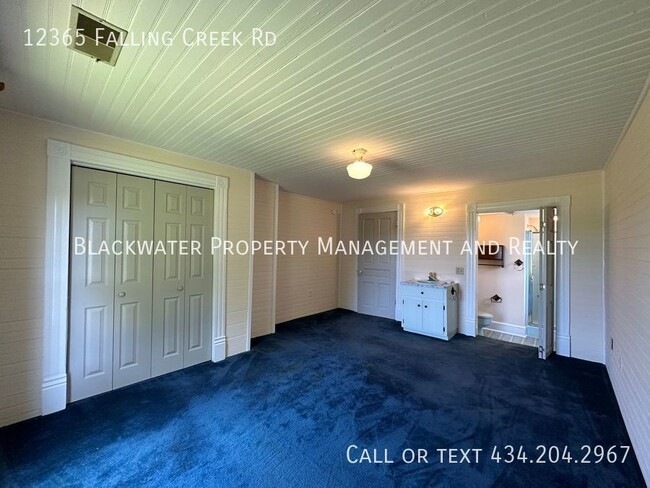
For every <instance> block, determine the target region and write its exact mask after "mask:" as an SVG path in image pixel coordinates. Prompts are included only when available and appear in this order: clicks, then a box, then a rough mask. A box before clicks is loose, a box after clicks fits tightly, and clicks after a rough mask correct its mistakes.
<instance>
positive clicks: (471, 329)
mask: <svg viewBox="0 0 650 488" xmlns="http://www.w3.org/2000/svg"><path fill="white" fill-rule="evenodd" d="M458 333H459V334H463V335H466V336H470V337H476V322H475V321H474V320H471V319H468V320H465V321H464V322H462V323H461V324H460V327H459V328H458Z"/></svg>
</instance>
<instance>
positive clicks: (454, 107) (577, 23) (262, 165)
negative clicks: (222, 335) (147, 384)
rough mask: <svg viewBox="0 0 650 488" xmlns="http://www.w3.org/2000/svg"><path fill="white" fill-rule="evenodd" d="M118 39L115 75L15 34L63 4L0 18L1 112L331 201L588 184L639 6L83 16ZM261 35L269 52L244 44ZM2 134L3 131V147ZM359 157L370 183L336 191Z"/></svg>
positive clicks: (409, 6) (628, 90)
mask: <svg viewBox="0 0 650 488" xmlns="http://www.w3.org/2000/svg"><path fill="white" fill-rule="evenodd" d="M74 3H75V4H77V5H79V6H81V7H82V8H83V9H85V10H88V11H90V12H92V13H94V14H96V15H98V16H100V17H102V18H104V19H106V20H108V21H109V22H111V23H113V24H116V25H118V26H120V27H124V28H126V29H127V30H128V31H129V32H130V33H131V34H130V36H132V37H133V36H134V35H135V36H140V33H142V32H145V33H146V32H164V31H171V32H173V33H176V34H178V35H180V33H182V32H183V30H184V29H186V28H187V27H192V28H194V29H195V30H198V31H242V32H243V35H242V41H244V45H243V46H241V47H236V48H234V47H212V48H209V47H204V48H203V47H187V46H185V45H184V44H183V42H182V40H181V39H180V38H176V39H175V41H174V43H173V45H172V46H171V47H165V46H162V45H161V46H144V47H138V46H128V45H127V46H125V47H124V49H123V50H122V53H121V56H120V59H119V60H118V62H117V66H115V67H110V66H107V65H104V64H102V63H95V62H94V61H93V60H92V59H90V58H88V57H86V56H83V55H81V54H78V53H75V52H73V51H71V50H70V49H67V48H65V47H62V46H56V47H54V46H51V47H31V48H28V47H25V46H24V45H23V44H24V40H25V34H24V33H23V31H24V29H27V28H31V29H37V28H39V27H47V28H58V29H59V30H64V29H66V28H67V27H68V23H69V17H70V5H71V2H70V1H62V0H49V1H45V0H2V1H1V2H0V56H1V58H0V61H1V64H0V66H1V70H2V71H1V73H0V81H5V82H6V84H7V87H6V89H5V91H4V92H2V93H0V107H4V108H7V109H10V110H14V111H18V112H23V113H26V114H31V115H35V116H38V117H43V118H47V119H51V120H56V121H59V122H63V123H66V124H70V125H73V126H78V127H83V128H88V129H91V130H94V131H98V132H102V133H106V134H111V135H115V136H119V137H124V138H127V139H133V140H136V141H139V142H142V143H146V144H150V145H153V146H158V147H163V148H166V149H170V150H172V151H176V152H180V153H185V154H189V155H192V156H198V157H202V158H206V159H210V160H213V161H216V162H219V163H224V164H229V165H232V166H238V167H241V168H246V169H249V170H252V171H254V172H256V173H257V174H259V175H260V176H261V177H263V178H265V179H267V180H270V181H274V182H277V183H279V184H280V185H281V186H282V188H283V189H286V190H288V191H292V192H296V193H302V194H305V195H310V196H314V197H320V198H325V199H330V200H337V201H349V200H354V199H361V198H369V197H374V196H380V195H382V196H383V195H389V194H404V193H407V192H421V191H436V190H445V189H454V188H462V187H467V186H470V185H477V184H481V183H489V182H499V181H507V180H519V179H524V178H533V177H543V176H552V175H559V174H565V173H574V172H580V171H588V170H597V169H601V168H602V167H603V165H604V164H605V162H606V161H607V159H608V157H609V156H610V154H611V152H612V150H613V149H614V147H615V145H616V142H617V139H618V138H619V136H620V134H621V132H622V130H623V128H624V126H625V123H626V120H627V119H628V117H629V116H630V114H631V112H632V110H633V107H634V105H635V103H636V101H637V99H638V97H639V95H640V93H641V91H642V89H643V86H644V82H645V80H646V78H647V77H648V73H649V71H650V2H649V1H648V0H635V1H622V0H603V1H594V0H589V1H587V0H565V1H561V0H545V1H530V0H494V1H485V0H477V1H464V0H448V1H442V0H440V1H426V0H413V1H399V2H398V1H394V0H383V1H380V0H348V1H342V0H329V1H316V0H314V1H306V0H222V1H215V0H139V1H136V0H83V1H79V0H77V1H75V2H74ZM255 27H258V28H262V29H265V30H268V31H272V32H274V33H275V34H276V35H277V42H276V45H275V46H272V47H256V46H252V45H251V44H250V42H246V41H247V39H248V37H249V36H250V32H251V30H252V29H253V28H255ZM0 130H1V129H0ZM357 147H364V148H366V149H368V154H367V157H366V159H367V160H368V161H369V162H371V163H373V165H374V171H373V173H372V175H371V177H370V178H368V179H367V180H363V181H356V180H352V179H350V178H348V176H347V174H346V170H345V167H346V165H347V164H348V163H349V162H350V161H351V151H352V150H353V149H355V148H357Z"/></svg>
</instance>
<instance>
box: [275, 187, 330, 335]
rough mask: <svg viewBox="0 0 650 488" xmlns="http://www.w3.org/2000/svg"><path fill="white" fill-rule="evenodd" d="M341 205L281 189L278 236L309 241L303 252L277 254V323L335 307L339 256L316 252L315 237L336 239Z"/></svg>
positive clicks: (285, 238) (316, 239) (281, 239)
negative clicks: (290, 254) (285, 254)
mask: <svg viewBox="0 0 650 488" xmlns="http://www.w3.org/2000/svg"><path fill="white" fill-rule="evenodd" d="M340 213H341V205H340V204H338V203H333V202H327V201H325V200H317V199H315V198H309V197H304V196H301V195H295V194H293V193H287V192H283V191H281V192H280V205H279V213H278V240H280V241H289V240H300V241H303V242H305V241H308V242H309V245H308V246H307V248H306V252H305V254H304V255H302V254H301V253H300V249H299V248H297V251H298V252H297V253H295V254H294V255H292V256H289V255H287V256H283V255H281V254H280V255H278V272H277V289H276V294H277V299H276V312H275V320H276V323H280V322H285V321H287V320H291V319H295V318H298V317H304V316H306V315H311V314H314V313H318V312H323V311H326V310H331V309H333V308H336V307H337V301H338V259H337V257H336V256H335V255H330V254H320V255H319V254H318V237H322V238H323V239H327V238H329V237H332V238H333V239H334V240H337V239H338V235H339V215H340Z"/></svg>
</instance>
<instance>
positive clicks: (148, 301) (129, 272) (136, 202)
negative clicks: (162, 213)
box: [113, 174, 154, 388]
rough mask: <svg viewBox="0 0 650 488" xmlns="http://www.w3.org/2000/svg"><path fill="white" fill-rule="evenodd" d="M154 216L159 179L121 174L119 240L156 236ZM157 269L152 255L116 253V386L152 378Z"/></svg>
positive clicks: (114, 345)
mask: <svg viewBox="0 0 650 488" xmlns="http://www.w3.org/2000/svg"><path fill="white" fill-rule="evenodd" d="M153 215H154V182H153V180H150V179H147V178H138V177H135V176H127V175H121V174H120V175H117V221H116V228H115V238H116V240H118V241H122V242H137V241H141V242H144V241H151V240H153ZM152 272H153V255H152V254H151V253H142V254H140V253H139V252H138V249H137V248H135V253H131V252H130V251H129V249H128V248H124V249H123V250H122V253H121V254H118V255H117V256H115V321H114V338H113V388H120V387H122V386H126V385H130V384H131V383H135V382H138V381H142V380H146V379H147V378H150V377H151V314H152V290H153V282H152Z"/></svg>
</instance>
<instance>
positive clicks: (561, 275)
mask: <svg viewBox="0 0 650 488" xmlns="http://www.w3.org/2000/svg"><path fill="white" fill-rule="evenodd" d="M541 207H556V208H557V216H558V229H557V231H558V232H557V234H558V235H557V236H556V238H557V240H564V241H568V240H570V239H571V197H570V196H558V197H548V198H533V199H530V200H514V201H509V202H496V203H469V204H467V242H470V243H472V242H475V241H476V240H477V239H478V215H479V214H480V213H488V212H513V211H518V210H531V209H536V208H541ZM465 259H466V264H465V269H466V270H467V274H466V287H467V290H466V296H467V299H466V300H465V320H464V322H463V323H461V324H460V331H459V332H460V333H462V334H465V335H468V336H472V337H474V336H476V333H477V320H476V313H477V312H476V275H477V272H478V262H477V260H476V259H475V256H474V255H473V254H472V253H467V254H466V258H465ZM570 279H571V253H568V252H567V253H563V254H561V255H558V256H556V283H555V300H556V301H555V319H556V323H555V325H556V340H555V347H556V352H557V354H559V355H560V356H568V357H570V356H571V314H570V312H571V310H570V303H571V297H570V293H571V282H570Z"/></svg>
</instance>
